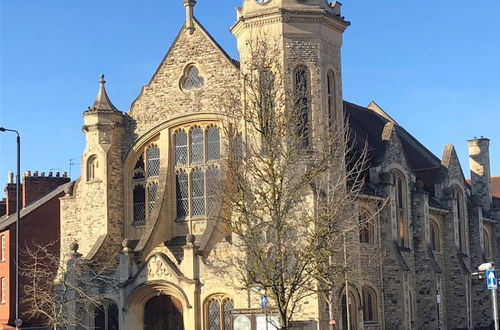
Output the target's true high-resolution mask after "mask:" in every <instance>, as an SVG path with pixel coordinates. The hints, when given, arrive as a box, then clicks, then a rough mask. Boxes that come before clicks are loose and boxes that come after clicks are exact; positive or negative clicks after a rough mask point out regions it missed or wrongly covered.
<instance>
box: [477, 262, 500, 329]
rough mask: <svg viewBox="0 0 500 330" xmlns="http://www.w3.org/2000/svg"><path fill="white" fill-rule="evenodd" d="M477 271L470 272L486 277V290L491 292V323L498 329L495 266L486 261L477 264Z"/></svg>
mask: <svg viewBox="0 0 500 330" xmlns="http://www.w3.org/2000/svg"><path fill="white" fill-rule="evenodd" d="M477 270H478V272H476V273H472V274H471V275H472V276H478V277H479V278H482V277H483V276H484V278H485V279H486V286H487V288H488V290H490V292H491V305H492V310H493V324H494V326H495V330H499V329H500V326H499V323H498V321H499V320H498V303H497V286H498V283H497V277H496V270H495V266H494V264H493V263H492V262H487V263H484V264H481V265H479V267H478V268H477Z"/></svg>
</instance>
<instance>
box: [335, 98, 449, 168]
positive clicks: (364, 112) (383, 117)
mask: <svg viewBox="0 0 500 330" xmlns="http://www.w3.org/2000/svg"><path fill="white" fill-rule="evenodd" d="M344 108H345V112H346V117H347V120H348V122H349V127H350V128H351V134H353V138H354V139H355V141H356V143H357V144H359V143H361V145H362V144H364V143H365V141H366V142H368V152H369V153H370V156H372V157H373V160H374V161H375V162H377V161H381V159H378V157H380V156H381V155H383V153H384V151H385V148H386V145H385V143H384V139H383V134H384V129H385V128H386V124H387V123H392V124H393V125H394V129H395V130H396V133H397V135H398V137H399V139H400V140H401V144H402V145H403V149H404V152H405V155H406V158H407V160H408V162H409V164H410V166H411V168H412V169H413V170H414V171H415V170H418V171H423V170H427V169H436V168H439V167H440V166H441V161H440V159H439V158H438V157H436V156H435V155H434V154H433V153H432V152H430V151H429V150H428V149H427V148H426V147H425V146H424V145H422V144H421V143H420V142H419V141H418V140H417V139H415V138H414V137H413V136H412V135H411V134H410V133H408V132H407V131H406V130H405V129H404V128H403V127H401V126H399V125H398V124H397V123H396V122H395V121H394V119H392V118H391V117H390V116H389V115H388V114H387V113H386V112H385V111H384V110H383V109H382V108H380V107H379V106H378V105H377V104H376V103H375V102H373V101H372V102H371V103H370V105H369V107H366V108H365V107H362V106H359V105H356V104H353V103H350V102H347V101H344Z"/></svg>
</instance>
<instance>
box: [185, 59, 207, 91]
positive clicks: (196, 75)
mask: <svg viewBox="0 0 500 330" xmlns="http://www.w3.org/2000/svg"><path fill="white" fill-rule="evenodd" d="M204 84H205V79H203V77H202V76H201V75H200V71H199V70H198V68H197V67H195V66H194V65H192V66H190V67H189V68H188V69H187V70H186V75H185V77H184V78H183V83H182V88H183V89H185V90H191V89H195V88H201V87H203V85H204Z"/></svg>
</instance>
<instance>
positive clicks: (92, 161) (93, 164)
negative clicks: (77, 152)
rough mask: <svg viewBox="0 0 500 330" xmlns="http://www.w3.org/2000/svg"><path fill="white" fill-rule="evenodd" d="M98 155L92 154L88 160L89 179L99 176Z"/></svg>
mask: <svg viewBox="0 0 500 330" xmlns="http://www.w3.org/2000/svg"><path fill="white" fill-rule="evenodd" d="M97 167H98V162H97V156H96V155H92V156H90V157H89V158H88V160H87V181H92V180H95V179H96V178H97V175H96V174H97Z"/></svg>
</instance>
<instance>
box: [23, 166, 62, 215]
mask: <svg viewBox="0 0 500 330" xmlns="http://www.w3.org/2000/svg"><path fill="white" fill-rule="evenodd" d="M69 181H70V178H68V175H67V174H66V172H64V173H62V175H61V174H60V173H59V172H56V173H55V174H54V173H52V172H49V173H48V175H45V173H43V172H42V173H41V175H38V171H34V172H33V174H32V173H31V171H27V172H25V173H24V177H23V185H22V186H23V191H22V199H23V207H25V206H26V205H28V204H30V203H32V202H34V201H36V200H37V199H40V198H42V197H43V196H44V195H46V194H48V193H49V192H51V191H52V190H54V189H56V188H57V187H59V186H60V185H62V184H65V183H67V182H69Z"/></svg>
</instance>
